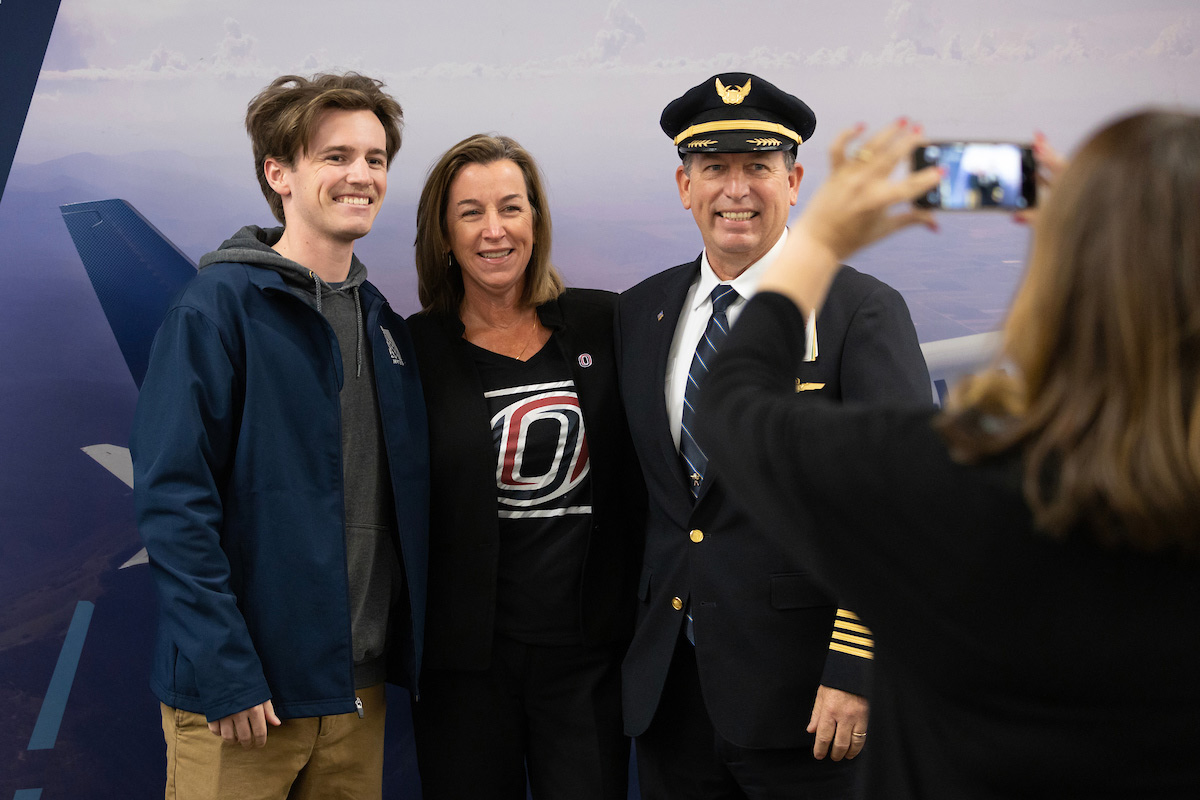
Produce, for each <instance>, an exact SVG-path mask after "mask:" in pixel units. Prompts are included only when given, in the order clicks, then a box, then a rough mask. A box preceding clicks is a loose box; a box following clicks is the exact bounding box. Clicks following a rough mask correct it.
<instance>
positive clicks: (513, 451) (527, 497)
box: [492, 391, 588, 508]
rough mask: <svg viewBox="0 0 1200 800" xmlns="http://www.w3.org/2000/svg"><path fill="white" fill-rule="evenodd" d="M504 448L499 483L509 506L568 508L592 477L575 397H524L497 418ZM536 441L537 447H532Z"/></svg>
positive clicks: (569, 394) (565, 394)
mask: <svg viewBox="0 0 1200 800" xmlns="http://www.w3.org/2000/svg"><path fill="white" fill-rule="evenodd" d="M492 433H493V435H494V436H495V437H496V439H497V441H498V443H499V453H500V458H499V463H498V464H497V465H496V470H497V472H496V484H497V489H498V491H499V494H500V504H501V505H502V506H509V507H523V508H530V507H549V508H556V507H558V506H560V505H567V504H569V503H568V502H567V495H568V494H569V493H570V492H571V490H572V489H574V488H576V487H577V486H579V484H580V483H581V482H582V481H583V479H584V478H585V477H586V476H587V474H588V448H587V438H586V437H585V436H584V426H583V414H582V413H581V412H580V410H579V398H578V397H577V396H576V395H575V393H574V392H563V391H550V392H543V393H540V394H535V395H532V396H530V397H525V398H522V399H521V400H517V401H516V402H513V403H511V404H510V405H508V406H506V407H505V408H503V409H501V410H500V411H499V412H498V413H497V414H496V415H495V416H493V417H492ZM531 442H536V443H537V446H534V447H530V446H529V445H530V443H531Z"/></svg>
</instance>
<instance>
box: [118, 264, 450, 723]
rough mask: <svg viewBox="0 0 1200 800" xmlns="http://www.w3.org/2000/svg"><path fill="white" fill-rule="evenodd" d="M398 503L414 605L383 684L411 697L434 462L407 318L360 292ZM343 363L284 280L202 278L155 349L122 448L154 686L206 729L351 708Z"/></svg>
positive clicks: (329, 336)
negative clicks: (152, 595) (148, 578)
mask: <svg viewBox="0 0 1200 800" xmlns="http://www.w3.org/2000/svg"><path fill="white" fill-rule="evenodd" d="M359 292H360V297H361V302H362V305H363V317H364V320H365V325H366V346H367V349H368V351H369V357H371V358H373V359H374V362H373V363H374V367H375V383H376V392H377V394H378V398H379V410H380V416H381V419H382V426H383V437H384V442H385V448H386V452H387V457H388V463H389V467H390V472H391V484H392V489H393V493H394V496H395V508H396V529H397V531H398V535H399V541H398V542H397V543H396V544H397V548H398V552H399V554H400V556H401V561H402V563H403V565H404V570H405V584H406V589H407V608H408V610H409V612H410V613H408V614H403V613H396V614H394V615H393V617H394V618H396V619H395V623H394V625H395V626H396V630H393V631H389V637H388V641H389V653H388V679H389V680H391V681H394V682H396V683H400V684H402V685H405V686H407V687H408V688H410V689H411V690H414V691H415V689H416V676H417V675H418V673H419V669H420V663H421V643H422V636H423V628H424V619H425V580H426V563H427V560H428V543H427V531H428V516H429V447H428V434H427V431H426V425H425V403H424V399H423V396H422V392H421V384H420V379H419V376H418V372H417V366H416V359H415V358H414V356H413V352H412V343H411V340H410V338H409V335H408V331H407V328H406V327H405V324H404V321H403V319H401V318H400V317H399V316H397V315H395V314H394V313H393V312H392V310H391V308H390V307H389V306H388V305H387V302H386V301H385V300H384V298H383V296H382V295H381V294H380V293H379V291H378V290H377V289H375V287H374V286H372V285H371V284H369V283H363V284H362V286H361V287H360V290H359ZM341 385H342V363H341V354H340V352H339V349H338V343H337V339H336V337H335V335H334V333H333V329H332V328H331V327H330V326H329V324H328V322H326V321H325V318H324V317H323V316H321V314H320V313H319V312H318V311H316V310H314V309H313V308H311V307H310V306H309V305H307V304H306V303H305V302H304V301H303V300H301V299H300V298H299V297H296V296H295V295H293V294H292V293H291V292H290V291H289V290H288V288H287V287H286V286H285V284H284V282H283V280H282V278H280V276H279V275H278V274H277V273H275V272H273V271H271V270H269V269H264V268H261V267H254V266H250V265H247V264H231V263H225V264H214V265H212V266H209V267H207V268H205V269H204V270H202V271H201V272H200V273H199V274H198V275H197V277H196V278H195V279H194V280H193V281H192V282H191V283H189V284H188V286H187V287H185V289H184V290H183V292H182V293H181V295H180V297H179V298H178V299H177V300H176V302H175V304H174V305H173V306H172V307H171V309H170V310H169V311H168V312H167V316H166V319H165V320H164V322H163V325H162V327H161V328H160V330H159V332H158V335H157V336H156V337H155V340H154V346H153V348H152V350H151V354H150V365H149V369H148V370H147V373H146V379H145V383H144V384H143V386H142V391H141V396H140V398H139V401H138V407H137V412H136V414H135V417H134V425H133V433H132V436H131V439H130V449H131V452H132V455H133V464H134V498H135V502H136V506H137V517H138V527H139V530H140V532H141V534H142V537H143V539H144V540H145V542H146V549H147V551H148V553H149V556H150V563H151V566H152V567H153V570H154V576H155V581H156V583H157V586H158V592H159V598H160V612H159V626H158V637H157V642H156V645H155V655H154V664H153V668H152V673H151V685H152V687H153V689H154V692H155V694H156V695H157V696H158V698H159V699H160V700H162V701H163V702H164V703H166V704H167V705H169V706H172V707H174V708H179V709H183V710H185V711H192V712H196V713H202V714H205V715H206V716H207V718H208V719H210V720H215V719H219V718H221V717H225V716H228V715H230V714H234V713H236V712H238V711H242V710H244V709H246V708H250V707H252V706H254V705H257V704H259V703H262V702H264V701H266V700H268V699H270V700H271V701H272V703H273V705H274V708H275V711H276V713H277V714H278V715H279V716H280V717H309V716H320V715H327V714H340V713H346V712H349V711H353V710H354V697H355V693H354V676H353V655H352V650H351V634H350V609H349V600H348V598H349V590H348V586H347V579H346V555H345V538H344V536H345V534H344V512H343V492H342V454H341V417H340V414H341V407H340V403H339V390H340V387H341Z"/></svg>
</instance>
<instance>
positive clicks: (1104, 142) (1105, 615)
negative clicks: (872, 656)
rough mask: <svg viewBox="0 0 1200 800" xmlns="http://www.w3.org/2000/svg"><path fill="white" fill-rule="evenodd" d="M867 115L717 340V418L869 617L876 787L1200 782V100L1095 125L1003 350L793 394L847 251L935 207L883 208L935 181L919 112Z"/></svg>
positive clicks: (872, 789)
mask: <svg viewBox="0 0 1200 800" xmlns="http://www.w3.org/2000/svg"><path fill="white" fill-rule="evenodd" d="M854 133H855V132H847V133H845V134H843V135H842V137H841V138H839V140H838V141H837V142H836V143H835V146H834V150H833V170H832V174H831V177H830V179H829V181H828V183H827V184H826V185H825V186H824V187H822V188H821V189H820V190H819V191H818V192H817V193H816V194H815V195H814V196H813V199H812V200H811V201H810V203H809V205H808V208H807V209H806V210H805V213H804V216H803V218H802V219H801V220H800V222H799V224H798V225H797V226H796V227H795V229H794V233H793V234H792V235H791V236H789V237H788V242H787V247H788V250H787V251H786V252H785V253H784V254H783V255H782V256H781V257H780V258H779V260H778V261H776V262H775V264H774V265H772V267H771V269H770V270H769V271H768V273H767V274H766V275H765V276H764V277H763V280H762V284H761V285H760V292H759V294H758V295H757V296H756V297H755V298H754V299H753V300H752V301H751V302H750V304H749V305H747V307H746V309H745V310H744V311H743V313H742V317H741V319H740V320H739V321H738V324H737V327H735V328H734V329H733V332H732V333H731V335H730V337H729V340H728V341H727V342H726V344H725V347H724V348H723V349H722V351H721V353H720V355H719V356H718V357H717V359H716V361H715V363H714V366H713V370H712V372H711V373H710V374H709V377H708V379H707V383H706V384H705V391H704V392H703V393H702V397H701V401H700V406H701V408H700V411H699V414H698V415H699V417H700V418H701V419H703V420H706V422H707V426H708V427H707V428H706V429H704V430H701V431H700V432H698V435H699V436H700V439H701V443H702V445H703V446H704V447H705V448H706V450H707V451H708V452H710V453H712V454H713V458H714V460H715V459H718V458H719V459H720V460H721V463H722V465H724V466H725V467H726V472H723V473H722V478H723V479H725V480H727V482H728V483H729V484H730V485H732V487H733V494H734V495H735V496H737V497H741V498H743V499H745V501H746V503H747V506H746V507H747V510H748V512H749V513H750V514H751V515H752V516H755V517H756V518H757V519H758V520H759V521H760V522H761V523H762V524H764V525H772V524H775V525H779V524H785V523H786V521H787V520H790V519H795V518H797V517H800V518H807V519H811V520H812V522H813V524H811V525H803V526H796V535H797V538H798V540H799V544H800V545H801V546H802V547H803V549H804V550H805V551H806V554H807V555H808V556H809V558H810V559H811V563H812V564H813V571H814V572H815V573H817V574H818V576H820V577H822V578H823V579H825V580H826V581H828V582H829V584H830V585H831V586H832V587H833V588H834V589H835V590H837V591H838V593H839V595H838V596H839V597H843V598H845V601H846V603H847V604H848V605H849V606H850V607H852V608H854V609H855V610H856V611H858V613H859V614H860V615H861V616H862V620H863V622H864V623H865V624H867V625H869V626H870V627H871V630H872V631H874V633H875V637H876V662H875V663H876V668H875V689H874V692H873V694H872V697H871V706H872V707H871V730H870V737H871V744H870V747H869V749H868V752H869V753H870V757H869V760H868V762H867V775H866V783H867V792H866V795H867V796H869V797H880V798H889V800H893V799H896V798H899V799H900V800H903V799H904V798H960V797H970V798H979V799H981V800H991V799H995V800H999V799H1000V798H1012V797H1055V798H1062V797H1079V798H1089V800H1091V799H1093V798H1130V797H1137V798H1151V797H1153V798H1194V797H1200V760H1198V759H1197V758H1196V753H1197V751H1198V750H1200V681H1197V680H1196V676H1197V674H1200V636H1197V635H1196V632H1197V629H1198V628H1200V216H1198V215H1197V209H1198V208H1200V116H1196V115H1189V114H1178V113H1167V112H1148V113H1142V114H1136V115H1133V116H1131V117H1128V118H1125V119H1123V120H1119V121H1117V122H1115V123H1113V124H1112V125H1110V126H1108V127H1107V128H1105V129H1103V130H1101V131H1100V132H1099V133H1097V134H1096V135H1095V136H1093V137H1092V138H1091V140H1090V141H1088V142H1087V143H1086V144H1085V145H1084V146H1083V148H1082V149H1081V150H1080V151H1079V153H1078V155H1077V156H1076V157H1075V158H1074V160H1073V161H1072V162H1071V164H1070V165H1069V166H1067V167H1066V169H1065V171H1063V172H1062V174H1061V177H1059V178H1058V180H1057V181H1056V182H1055V186H1054V194H1053V196H1052V197H1050V199H1049V200H1048V201H1047V202H1046V203H1045V205H1044V207H1043V208H1041V209H1040V210H1039V211H1038V212H1037V213H1038V215H1039V217H1038V219H1037V221H1036V226H1035V232H1034V242H1033V249H1032V253H1031V256H1030V262H1029V268H1028V272H1027V275H1026V277H1025V279H1024V281H1023V283H1022V285H1021V287H1020V289H1019V290H1018V292H1017V296H1016V298H1015V300H1014V302H1013V307H1012V311H1011V312H1010V315H1009V318H1008V321H1007V322H1006V324H1005V337H1004V347H1003V352H1002V357H1003V361H1002V362H1000V363H1002V364H1003V365H1004V369H993V370H989V371H987V372H984V373H981V374H980V375H979V376H976V377H975V378H973V379H971V380H970V381H969V382H967V383H965V384H964V385H961V386H960V387H957V388H956V391H955V393H954V395H952V401H951V404H950V406H949V408H948V409H947V410H946V411H944V412H942V413H941V414H939V415H935V414H934V413H933V412H929V411H919V410H903V409H889V408H883V407H870V406H860V407H856V408H851V407H849V406H845V407H836V408H835V407H824V408H823V407H819V406H816V405H811V404H810V405H803V406H802V405H797V404H796V403H795V402H794V400H793V390H792V387H791V386H790V385H789V377H788V376H790V375H792V374H794V373H793V372H791V371H789V368H790V366H791V365H792V364H794V363H795V362H797V361H798V360H799V357H800V356H799V354H798V353H797V352H795V348H794V345H792V343H793V342H795V341H803V338H802V334H803V331H804V320H805V316H804V312H806V311H807V310H808V309H813V308H820V306H821V303H822V300H823V297H824V293H825V291H826V290H827V289H828V286H829V282H830V280H831V279H832V277H833V274H834V271H835V270H836V269H837V265H838V263H839V262H840V261H841V260H842V259H844V258H846V257H847V256H848V255H849V254H850V252H852V251H853V250H856V249H857V248H859V247H861V246H862V245H864V244H866V243H867V242H869V241H871V240H872V239H874V238H879V237H881V236H883V235H886V234H887V233H888V232H890V231H892V230H895V229H897V228H899V227H902V226H903V225H905V224H909V223H913V222H927V223H930V222H932V220H931V218H930V217H929V216H928V212H916V211H912V210H911V209H910V210H907V211H904V212H899V213H898V214H897V213H892V212H890V211H889V208H891V207H892V206H893V205H894V204H895V203H897V202H901V201H906V200H908V199H910V198H913V197H919V196H921V195H922V194H924V193H925V192H927V191H928V190H929V189H931V188H932V187H933V186H935V185H937V183H938V181H939V180H940V176H939V175H938V173H937V170H936V169H932V170H925V171H922V172H917V173H913V174H911V175H908V176H906V177H905V178H903V179H900V180H898V181H892V180H891V179H890V178H889V176H890V175H891V173H892V171H893V169H894V168H895V167H896V166H897V164H898V163H900V162H901V161H906V160H908V158H909V157H910V153H911V152H912V149H913V147H914V146H915V145H917V144H918V143H919V142H920V141H921V136H920V135H919V131H918V132H913V131H911V130H910V129H908V128H907V126H905V125H903V124H901V123H898V124H896V125H894V126H892V127H890V128H888V129H886V130H884V131H883V132H881V133H880V134H878V135H876V136H875V137H873V138H872V139H869V140H868V141H867V143H866V145H864V146H863V147H862V148H860V149H859V150H858V152H857V155H856V156H854V157H850V158H848V157H847V156H846V155H845V153H844V150H845V146H846V143H847V141H848V140H849V139H850V138H851V137H852V135H854ZM1036 149H1038V150H1039V153H1038V155H1039V159H1040V160H1041V161H1042V165H1043V167H1046V166H1047V162H1049V164H1051V165H1054V166H1055V167H1056V169H1058V168H1061V165H1059V164H1056V163H1055V162H1056V161H1057V159H1056V158H1055V157H1054V156H1053V153H1051V152H1049V151H1048V150H1047V149H1046V148H1045V147H1044V144H1043V145H1041V146H1039V147H1038V148H1036ZM1047 157H1048V158H1047ZM789 350H791V351H790V352H789Z"/></svg>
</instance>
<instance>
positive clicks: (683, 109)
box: [659, 72, 817, 155]
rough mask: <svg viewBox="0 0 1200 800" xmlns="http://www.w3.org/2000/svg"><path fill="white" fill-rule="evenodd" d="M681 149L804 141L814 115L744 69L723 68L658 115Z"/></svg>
mask: <svg viewBox="0 0 1200 800" xmlns="http://www.w3.org/2000/svg"><path fill="white" fill-rule="evenodd" d="M659 125H661V126H662V129H663V132H664V133H666V134H667V136H670V137H671V140H672V141H673V142H675V146H676V147H677V148H679V153H680V155H683V154H685V153H748V152H751V151H754V150H789V149H792V148H795V147H798V146H799V145H800V144H802V143H804V142H806V141H808V138H809V137H810V136H812V133H813V130H814V129H816V127H817V117H816V115H815V114H813V112H812V109H811V108H809V107H808V105H807V104H805V102H804V101H803V100H801V99H800V98H798V97H796V96H794V95H790V94H788V93H787V92H785V91H783V90H782V89H780V88H778V87H777V86H775V85H774V84H772V83H770V82H769V81H765V80H763V79H762V78H760V77H758V76H757V75H751V74H750V73H748V72H724V73H721V74H720V75H714V76H712V77H711V78H709V79H708V80H706V81H704V82H703V83H701V84H700V85H699V86H693V87H692V88H691V89H688V90H687V91H686V92H684V93H683V96H682V97H679V98H676V99H675V100H672V101H671V102H670V104H668V105H667V107H666V108H664V109H663V113H662V118H661V119H660V120H659Z"/></svg>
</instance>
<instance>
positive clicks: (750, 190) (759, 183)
mask: <svg viewBox="0 0 1200 800" xmlns="http://www.w3.org/2000/svg"><path fill="white" fill-rule="evenodd" d="M690 158H691V169H690V170H685V169H684V168H683V166H682V165H681V166H680V167H679V168H678V169H677V170H676V172H675V180H676V182H677V183H678V184H679V199H680V200H681V201H682V202H683V207H684V208H686V209H690V210H691V212H692V216H693V217H694V218H695V219H696V225H697V226H698V227H699V228H700V235H701V236H702V237H703V238H704V249H705V251H706V252H707V253H708V261H709V264H711V265H712V268H713V271H714V272H716V273H717V276H718V277H720V278H721V279H722V280H730V279H732V278H735V277H737V276H738V275H740V274H741V273H742V272H744V271H745V269H746V267H748V266H750V265H751V264H753V263H754V262H755V261H757V260H758V259H760V258H762V257H763V255H765V254H766V252H767V251H768V250H770V249H771V247H772V246H773V245H774V244H775V242H776V241H778V240H779V237H780V236H782V235H783V229H784V227H786V225H787V218H788V209H789V208H791V207H792V206H794V205H795V204H796V196H797V193H798V191H799V188H800V177H801V176H802V175H803V174H804V170H803V169H802V168H801V167H800V165H798V164H797V165H795V166H793V167H792V168H791V169H788V168H787V165H786V161H785V157H784V154H783V153H782V152H781V151H778V150H772V151H766V152H762V151H759V152H752V153H695V154H693V155H691V156H690Z"/></svg>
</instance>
